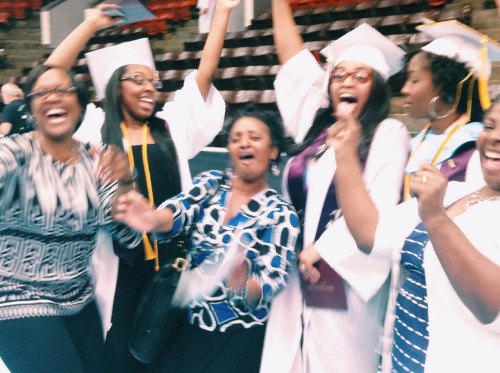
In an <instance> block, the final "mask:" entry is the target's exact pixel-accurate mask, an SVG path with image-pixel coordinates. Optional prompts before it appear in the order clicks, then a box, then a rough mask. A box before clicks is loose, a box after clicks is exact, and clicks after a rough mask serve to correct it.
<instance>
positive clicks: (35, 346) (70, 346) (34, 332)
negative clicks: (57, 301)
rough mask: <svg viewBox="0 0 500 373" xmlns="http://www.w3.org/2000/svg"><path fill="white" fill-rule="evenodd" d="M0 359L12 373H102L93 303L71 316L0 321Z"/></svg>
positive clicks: (100, 338)
mask: <svg viewBox="0 0 500 373" xmlns="http://www.w3.org/2000/svg"><path fill="white" fill-rule="evenodd" d="M0 356H1V358H2V360H3V361H4V363H5V365H6V366H7V367H8V368H9V370H10V371H11V372H12V373H24V372H26V373H35V372H36V373H44V372H47V373H58V372H61V373H68V372H71V373H80V372H85V373H87V372H88V373H98V372H103V373H104V370H103V364H104V341H103V336H102V328H101V322H100V319H99V314H98V311H97V308H96V305H95V303H91V304H89V305H88V306H86V307H85V308H84V309H83V310H82V311H81V312H80V313H78V314H76V315H73V316H40V317H28V318H21V319H14V320H4V321H0Z"/></svg>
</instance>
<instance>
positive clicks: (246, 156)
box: [240, 153, 255, 161]
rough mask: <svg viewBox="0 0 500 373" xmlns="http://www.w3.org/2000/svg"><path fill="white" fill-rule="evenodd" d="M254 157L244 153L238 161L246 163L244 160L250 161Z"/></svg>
mask: <svg viewBox="0 0 500 373" xmlns="http://www.w3.org/2000/svg"><path fill="white" fill-rule="evenodd" d="M254 158H255V157H254V156H253V154H250V153H244V154H240V159H241V160H242V161H246V160H250V159H254Z"/></svg>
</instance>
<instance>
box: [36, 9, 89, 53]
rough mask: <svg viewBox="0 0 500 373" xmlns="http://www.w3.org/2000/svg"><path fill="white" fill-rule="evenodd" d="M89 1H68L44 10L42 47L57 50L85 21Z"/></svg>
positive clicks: (41, 21) (41, 17)
mask: <svg viewBox="0 0 500 373" xmlns="http://www.w3.org/2000/svg"><path fill="white" fill-rule="evenodd" d="M88 4H89V2H88V1H82V0H66V1H62V2H58V3H56V4H54V5H52V6H47V7H44V8H43V9H42V12H41V14H40V28H41V33H42V40H41V44H42V45H49V46H50V47H51V48H55V47H57V46H58V45H59V43H60V42H61V41H63V39H64V38H65V37H66V36H67V35H68V34H69V33H70V32H71V31H73V29H74V28H75V27H76V26H78V25H79V24H80V23H81V22H82V21H83V19H84V10H85V9H86V8H88Z"/></svg>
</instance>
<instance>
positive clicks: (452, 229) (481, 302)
mask: <svg viewBox="0 0 500 373" xmlns="http://www.w3.org/2000/svg"><path fill="white" fill-rule="evenodd" d="M446 185H447V180H446V176H444V175H442V174H441V172H439V170H437V169H436V168H435V167H434V166H432V165H430V164H424V165H422V166H421V167H420V169H419V171H418V172H417V173H416V174H415V176H414V178H413V180H412V183H411V191H412V192H413V194H414V195H416V196H417V198H418V209H419V215H420V218H421V219H422V222H423V223H424V225H425V227H426V228H427V232H428V233H429V238H430V240H431V242H432V245H433V247H434V251H435V253H436V255H437V257H438V258H439V261H440V262H441V265H442V266H443V269H444V271H445V272H446V275H447V276H448V279H449V280H450V283H451V285H452V286H453V288H454V289H455V291H456V292H457V294H458V296H459V297H460V299H461V300H462V302H463V303H464V304H465V306H466V307H467V308H468V309H469V310H470V311H471V312H472V313H473V314H474V316H475V317H476V318H477V319H478V320H479V321H480V322H482V323H483V324H489V323H491V322H493V321H494V320H495V318H496V317H497V315H498V314H499V312H500V294H499V293H498V291H495V289H496V288H497V287H498V284H499V282H500V266H499V265H498V264H497V263H495V262H493V261H492V260H491V259H490V258H488V257H487V256H486V255H485V254H483V252H481V251H480V250H479V249H481V248H479V247H475V246H474V244H473V243H472V242H471V241H470V240H469V238H468V237H467V236H466V235H465V234H464V232H463V231H462V230H461V229H460V228H459V227H458V226H457V225H456V224H455V222H454V221H453V220H452V218H453V217H454V216H456V215H459V214H461V213H462V212H463V211H464V208H465V201H464V200H462V201H459V202H457V203H456V204H454V205H452V206H451V207H450V208H449V209H448V211H446V210H445V208H444V207H443V196H444V193H445V190H446ZM467 198H470V197H466V199H467ZM483 218H484V219H485V221H488V220H490V221H492V220H493V221H497V220H496V219H495V218H494V217H493V216H483ZM476 224H478V226H486V227H489V229H495V224H496V223H493V224H488V223H486V224H484V223H481V222H480V221H477V222H476ZM497 237H498V236H497ZM497 245H498V242H497ZM495 251H496V250H495ZM494 255H496V253H495V254H494Z"/></svg>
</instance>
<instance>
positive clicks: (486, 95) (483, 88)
mask: <svg viewBox="0 0 500 373" xmlns="http://www.w3.org/2000/svg"><path fill="white" fill-rule="evenodd" d="M487 61H488V37H487V36H483V38H482V39H481V71H480V72H479V81H478V84H479V100H480V101H481V107H482V108H483V110H487V109H489V107H490V105H491V99H490V92H489V88H488V78H487V76H486V63H487Z"/></svg>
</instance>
